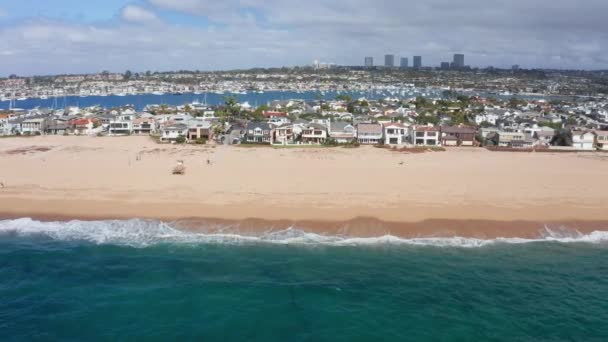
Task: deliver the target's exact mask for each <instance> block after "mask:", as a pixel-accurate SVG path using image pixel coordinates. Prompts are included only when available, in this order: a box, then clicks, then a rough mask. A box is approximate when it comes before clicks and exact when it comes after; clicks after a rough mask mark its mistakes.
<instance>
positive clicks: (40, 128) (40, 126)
mask: <svg viewBox="0 0 608 342" xmlns="http://www.w3.org/2000/svg"><path fill="white" fill-rule="evenodd" d="M46 125H47V119H46V118H35V119H26V120H23V121H22V122H21V130H20V131H21V134H29V135H34V134H42V133H44V130H45V129H46Z"/></svg>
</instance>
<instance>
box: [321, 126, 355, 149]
mask: <svg viewBox="0 0 608 342" xmlns="http://www.w3.org/2000/svg"><path fill="white" fill-rule="evenodd" d="M328 134H329V137H330V138H331V139H333V140H335V141H336V142H337V143H339V144H346V143H350V142H352V141H353V140H354V139H355V138H356V137H357V131H356V130H355V127H354V126H353V125H351V124H350V123H348V122H344V121H336V122H330V123H329V133H328Z"/></svg>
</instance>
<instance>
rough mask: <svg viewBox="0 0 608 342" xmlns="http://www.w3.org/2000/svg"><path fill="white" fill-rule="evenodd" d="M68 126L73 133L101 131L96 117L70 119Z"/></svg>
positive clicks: (88, 133) (82, 133) (87, 133)
mask: <svg viewBox="0 0 608 342" xmlns="http://www.w3.org/2000/svg"><path fill="white" fill-rule="evenodd" d="M70 126H71V127H72V132H73V133H74V134H75V135H95V134H97V133H99V132H101V123H100V122H99V121H97V120H96V119H88V118H82V119H74V120H71V121H70Z"/></svg>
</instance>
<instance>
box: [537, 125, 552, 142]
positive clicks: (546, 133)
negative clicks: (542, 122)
mask: <svg viewBox="0 0 608 342" xmlns="http://www.w3.org/2000/svg"><path fill="white" fill-rule="evenodd" d="M532 137H533V138H534V139H535V140H536V143H537V144H538V145H541V146H549V145H550V144H551V141H552V140H553V137H555V130H554V129H553V128H550V127H544V126H543V127H541V128H540V130H538V131H535V132H534V134H533V135H532Z"/></svg>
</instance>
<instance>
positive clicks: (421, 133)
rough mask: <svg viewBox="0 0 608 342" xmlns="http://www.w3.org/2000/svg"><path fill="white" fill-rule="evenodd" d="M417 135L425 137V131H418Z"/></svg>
mask: <svg viewBox="0 0 608 342" xmlns="http://www.w3.org/2000/svg"><path fill="white" fill-rule="evenodd" d="M416 136H417V137H424V132H416Z"/></svg>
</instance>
